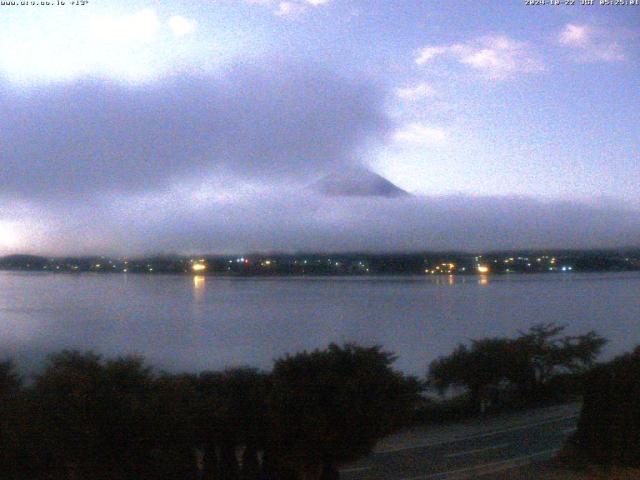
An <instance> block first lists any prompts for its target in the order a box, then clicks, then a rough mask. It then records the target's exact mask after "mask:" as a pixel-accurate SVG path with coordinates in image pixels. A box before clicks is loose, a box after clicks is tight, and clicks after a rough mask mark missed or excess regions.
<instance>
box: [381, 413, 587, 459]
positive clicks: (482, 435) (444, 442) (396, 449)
mask: <svg viewBox="0 0 640 480" xmlns="http://www.w3.org/2000/svg"><path fill="white" fill-rule="evenodd" d="M577 417H578V414H574V415H567V416H565V417H554V418H549V419H546V420H541V421H539V422H534V423H527V424H525V425H518V426H514V427H509V428H503V429H500V430H492V431H490V432H485V433H475V434H472V435H467V436H464V437H455V438H451V439H448V440H437V441H433V442H424V443H420V444H417V445H410V446H408V447H392V448H387V449H385V450H378V451H376V452H374V454H380V453H394V452H402V451H405V450H416V449H418V448H425V447H435V446H438V445H447V444H449V443H456V442H462V441H465V440H475V439H477V438H486V437H492V436H494V435H499V434H501V433H507V432H516V431H518V430H526V429H528V428H533V427H538V426H540V425H546V424H549V423H557V422H561V421H563V420H569V419H572V418H577Z"/></svg>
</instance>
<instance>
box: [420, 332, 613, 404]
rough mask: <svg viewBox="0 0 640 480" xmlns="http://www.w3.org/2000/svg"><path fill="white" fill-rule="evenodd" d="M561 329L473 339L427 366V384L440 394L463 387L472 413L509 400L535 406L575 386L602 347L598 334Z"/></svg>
mask: <svg viewBox="0 0 640 480" xmlns="http://www.w3.org/2000/svg"><path fill="white" fill-rule="evenodd" d="M563 331H564V327H562V326H557V325H555V324H553V323H548V324H539V325H535V326H533V327H531V328H530V329H529V331H527V332H521V333H520V335H519V336H518V337H517V338H515V339H511V338H489V339H481V340H473V341H472V342H471V345H470V346H466V345H463V344H461V345H459V346H458V347H457V348H456V349H455V350H454V351H453V352H452V353H451V354H450V355H448V356H445V357H441V358H439V359H437V360H435V361H433V362H432V363H431V365H430V366H429V373H428V379H429V384H430V385H431V386H432V387H434V388H436V389H437V390H439V391H440V392H441V393H443V392H444V391H446V390H447V389H448V388H450V387H464V388H466V389H467V391H468V392H469V398H470V401H471V405H472V408H474V409H481V407H483V406H484V405H486V404H489V403H493V404H496V403H498V404H499V403H504V401H505V400H507V399H508V400H510V401H523V400H527V401H531V402H540V401H543V400H545V399H551V398H554V396H556V394H557V393H558V392H559V390H558V389H559V388H561V389H563V390H570V387H571V386H572V385H574V386H579V385H580V376H581V375H582V374H583V373H584V372H586V371H588V370H589V369H590V368H591V367H592V365H593V363H594V361H595V359H596V357H597V355H598V354H599V353H600V351H601V350H602V347H603V346H604V344H605V343H606V341H605V339H603V338H602V337H600V336H599V335H598V334H597V333H595V332H593V331H590V332H588V333H586V334H584V335H578V336H563V337H561V336H560V334H561V333H562V332H563Z"/></svg>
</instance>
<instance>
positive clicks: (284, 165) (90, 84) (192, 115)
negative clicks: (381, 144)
mask: <svg viewBox="0 0 640 480" xmlns="http://www.w3.org/2000/svg"><path fill="white" fill-rule="evenodd" d="M383 101H384V95H383V93H382V92H379V91H378V90H377V89H376V88H374V87H372V86H370V85H368V84H366V83H360V82H351V81H347V80H345V79H342V78H340V77H338V76H335V75H334V74H332V73H331V72H327V71H324V70H321V69H318V68H315V67H313V66H309V65H302V64H278V62H268V61H265V63H264V64H261V65H244V64H237V65H236V66H235V67H229V71H228V72H227V73H226V74H224V75H219V76H207V75H203V76H184V75H182V76H176V77H172V78H167V79H165V80H163V81H158V82H155V83H152V84H147V85H140V86H135V85H134V86H131V85H122V84H119V83H114V82H109V81H104V80H85V81H76V82H72V83H64V84H62V83H55V84H49V85H41V86H39V87H38V88H33V89H22V88H18V87H15V86H12V85H11V84H6V83H5V84H2V83H0V111H2V112H10V115H0V131H1V132H2V136H1V137H0V143H1V145H2V151H3V154H2V162H0V185H2V192H1V193H0V195H5V196H6V195H14V196H18V197H20V198H23V199H29V200H32V199H54V200H56V201H58V200H62V199H69V200H70V201H74V202H75V201H78V198H82V197H83V196H93V195H98V194H101V193H105V192H110V193H115V194H124V193H129V192H134V191H135V192H140V191H153V190H158V189H163V188H166V187H167V186H170V185H173V184H174V183H175V182H176V181H184V180H185V179H191V178H208V177H209V176H212V175H220V174H225V175H228V176H229V175H230V176H233V177H238V178H244V179H252V180H257V179H259V180H260V181H269V180H273V179H289V180H292V179H294V180H295V181H303V180H304V179H305V178H309V177H310V176H313V175H314V174H316V173H317V172H325V171H329V170H332V169H334V168H339V167H341V166H344V165H348V164H352V163H357V162H358V161H359V159H358V157H357V153H356V152H357V150H358V149H359V148H361V147H363V145H364V144H365V143H367V142H368V141H369V140H371V139H372V138H375V137H379V136H382V135H384V133H385V132H386V130H387V128H388V124H387V120H386V117H385V115H384V113H382V112H383V110H382V109H383Z"/></svg>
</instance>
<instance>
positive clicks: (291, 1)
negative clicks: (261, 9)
mask: <svg viewBox="0 0 640 480" xmlns="http://www.w3.org/2000/svg"><path fill="white" fill-rule="evenodd" d="M245 2H247V3H249V4H253V5H261V6H267V7H270V8H272V9H273V14H274V15H276V16H278V17H295V16H297V15H300V14H302V13H304V12H306V11H307V10H309V7H311V8H316V7H322V6H326V5H329V3H330V2H331V0H286V1H280V2H276V1H275V0H245Z"/></svg>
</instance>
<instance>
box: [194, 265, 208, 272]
mask: <svg viewBox="0 0 640 480" xmlns="http://www.w3.org/2000/svg"><path fill="white" fill-rule="evenodd" d="M206 269H207V266H206V265H205V264H204V263H194V264H193V265H191V270H193V271H194V272H204V271H205V270H206Z"/></svg>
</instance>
